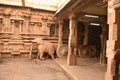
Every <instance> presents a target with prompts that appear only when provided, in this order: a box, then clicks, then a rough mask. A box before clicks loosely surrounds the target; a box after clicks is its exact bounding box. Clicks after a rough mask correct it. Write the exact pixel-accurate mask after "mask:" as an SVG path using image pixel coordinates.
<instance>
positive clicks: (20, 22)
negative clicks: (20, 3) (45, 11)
mask: <svg viewBox="0 0 120 80" xmlns="http://www.w3.org/2000/svg"><path fill="white" fill-rule="evenodd" d="M22 25H23V21H22V20H20V21H19V27H20V31H19V33H20V34H21V33H22Z"/></svg>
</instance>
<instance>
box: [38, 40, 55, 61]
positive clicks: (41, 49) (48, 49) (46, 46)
mask: <svg viewBox="0 0 120 80" xmlns="http://www.w3.org/2000/svg"><path fill="white" fill-rule="evenodd" d="M37 43H38V44H39V45H38V55H37V59H38V58H40V59H45V58H44V57H43V55H44V53H48V54H49V55H50V56H51V58H52V59H54V53H55V50H56V47H55V45H54V44H52V43H50V42H47V41H44V40H42V39H39V40H37Z"/></svg>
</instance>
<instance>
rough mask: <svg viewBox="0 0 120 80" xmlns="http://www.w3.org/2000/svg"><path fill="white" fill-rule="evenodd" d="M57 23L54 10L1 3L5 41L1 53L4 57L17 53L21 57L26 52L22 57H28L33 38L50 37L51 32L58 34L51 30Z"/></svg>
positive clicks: (1, 30)
mask: <svg viewBox="0 0 120 80" xmlns="http://www.w3.org/2000/svg"><path fill="white" fill-rule="evenodd" d="M55 24H56V23H55V19H54V12H50V11H45V10H39V9H33V8H29V7H27V8H25V7H17V6H9V5H0V39H1V43H3V44H2V48H1V50H0V51H1V52H0V53H1V54H2V57H14V56H16V55H17V56H19V57H20V56H21V55H23V54H22V53H25V56H22V57H28V55H26V53H30V51H31V45H32V40H34V39H35V38H41V37H49V36H50V35H51V33H54V34H55V35H56V33H55V32H50V31H51V30H50V28H55V27H54V26H55ZM51 26H52V27H51ZM55 30H56V29H54V31H55ZM52 31H53V30H52ZM54 34H52V37H54ZM5 54H6V55H5Z"/></svg>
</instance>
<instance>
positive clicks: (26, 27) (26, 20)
mask: <svg viewBox="0 0 120 80" xmlns="http://www.w3.org/2000/svg"><path fill="white" fill-rule="evenodd" d="M24 18H25V23H24V27H25V28H24V30H25V32H24V33H25V34H28V28H29V22H30V16H29V15H27V16H24Z"/></svg>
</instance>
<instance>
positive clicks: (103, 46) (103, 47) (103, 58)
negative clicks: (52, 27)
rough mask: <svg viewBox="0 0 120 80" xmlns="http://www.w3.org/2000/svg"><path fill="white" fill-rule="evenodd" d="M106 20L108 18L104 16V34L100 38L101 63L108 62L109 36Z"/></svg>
mask: <svg viewBox="0 0 120 80" xmlns="http://www.w3.org/2000/svg"><path fill="white" fill-rule="evenodd" d="M106 21H107V20H106V19H105V18H103V24H102V34H101V35H100V38H101V54H100V64H105V63H106V42H107V37H108V26H107V22H106Z"/></svg>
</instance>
